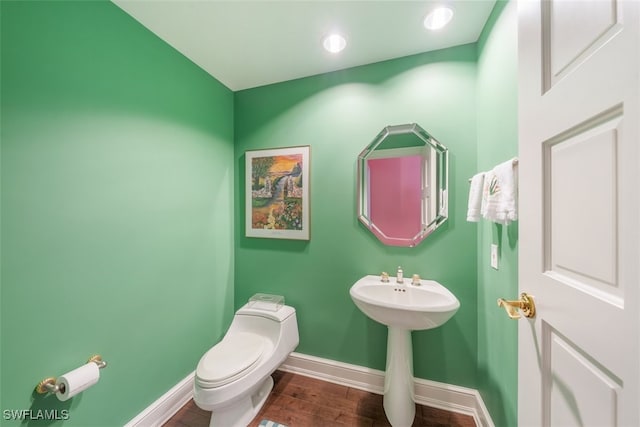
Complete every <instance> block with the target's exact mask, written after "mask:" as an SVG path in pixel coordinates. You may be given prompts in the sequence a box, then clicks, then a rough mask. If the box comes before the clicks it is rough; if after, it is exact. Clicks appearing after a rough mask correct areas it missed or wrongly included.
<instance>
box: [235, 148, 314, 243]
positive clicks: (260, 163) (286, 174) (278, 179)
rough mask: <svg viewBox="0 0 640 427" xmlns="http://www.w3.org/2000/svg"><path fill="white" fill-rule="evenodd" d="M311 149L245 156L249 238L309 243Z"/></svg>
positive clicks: (246, 220)
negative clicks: (305, 241) (294, 240)
mask: <svg viewBox="0 0 640 427" xmlns="http://www.w3.org/2000/svg"><path fill="white" fill-rule="evenodd" d="M309 156H310V147H309V146H308V145H305V146H300V147H287V148H273V149H268V150H251V151H246V152H245V161H246V168H245V170H246V176H245V193H246V196H245V197H246V210H245V224H246V227H245V228H246V236H247V237H266V238H272V239H297V240H309V228H310V227H309V225H310V224H309Z"/></svg>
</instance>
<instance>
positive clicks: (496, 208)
mask: <svg viewBox="0 0 640 427" xmlns="http://www.w3.org/2000/svg"><path fill="white" fill-rule="evenodd" d="M481 214H482V217H483V218H484V219H486V220H489V221H493V222H495V223H498V224H503V225H509V223H511V221H515V220H517V219H518V159H517V158H514V159H511V160H509V161H506V162H504V163H500V164H499V165H498V166H496V167H494V168H493V169H492V170H491V171H490V172H487V173H486V174H485V177H484V186H483V190H482V207H481Z"/></svg>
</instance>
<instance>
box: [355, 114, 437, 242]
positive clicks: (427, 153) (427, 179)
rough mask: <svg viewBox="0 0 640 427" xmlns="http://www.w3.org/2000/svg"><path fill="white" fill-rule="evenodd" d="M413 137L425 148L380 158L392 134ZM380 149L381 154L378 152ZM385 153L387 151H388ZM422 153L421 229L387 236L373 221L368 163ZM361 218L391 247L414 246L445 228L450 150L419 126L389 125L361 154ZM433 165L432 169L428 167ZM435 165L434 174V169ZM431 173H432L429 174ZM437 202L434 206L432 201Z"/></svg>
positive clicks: (395, 150) (393, 151)
mask: <svg viewBox="0 0 640 427" xmlns="http://www.w3.org/2000/svg"><path fill="white" fill-rule="evenodd" d="M401 134H402V135H404V134H413V135H415V136H416V137H417V138H418V141H419V142H422V145H419V144H417V145H416V146H415V147H406V148H392V149H388V151H387V152H386V153H385V154H386V155H381V154H380V153H381V152H382V150H380V149H378V148H379V147H380V146H381V144H383V143H384V142H385V140H387V138H389V137H391V136H393V135H401ZM376 149H378V151H376ZM385 151H386V150H385ZM415 153H420V154H421V155H422V157H423V159H424V162H423V166H422V175H423V184H422V194H423V196H422V199H421V203H420V205H421V214H420V218H421V229H420V230H419V231H418V232H417V233H416V234H415V235H414V236H413V237H411V238H405V237H394V236H387V235H386V234H385V233H384V232H383V231H382V230H381V229H380V228H379V227H377V226H376V225H375V224H374V223H373V221H372V220H371V219H370V216H371V206H370V196H369V194H370V188H369V168H368V165H367V160H368V159H371V158H393V157H404V156H406V155H408V154H415ZM357 163H358V172H357V173H358V177H357V178H358V179H357V194H358V219H359V220H360V222H362V223H363V224H364V225H365V226H366V227H367V228H368V229H369V230H370V231H371V232H372V233H373V234H374V235H375V236H376V237H377V238H378V239H379V240H380V241H381V242H382V243H384V244H386V245H389V246H405V247H406V246H408V247H414V246H416V245H418V244H419V243H420V242H422V241H423V240H424V239H425V238H426V237H427V236H428V235H430V234H431V233H433V232H434V231H435V230H436V229H437V228H438V227H439V226H440V225H442V224H443V223H444V222H445V221H446V220H447V218H448V216H449V208H448V205H449V203H448V201H449V200H448V198H449V195H448V193H449V192H448V188H449V177H448V175H449V150H448V149H447V147H445V146H444V145H442V144H441V143H440V142H439V141H438V140H436V139H435V138H434V137H433V136H431V135H430V134H429V133H428V132H427V131H425V130H424V129H423V128H421V127H420V126H419V125H417V124H416V123H410V124H403V125H393V126H386V127H385V128H384V129H382V131H381V132H380V133H379V134H378V135H377V136H376V137H375V139H374V140H373V141H372V142H371V143H370V144H369V145H368V146H367V147H366V148H365V149H364V150H363V151H362V152H361V153H360V154H359V155H358V162H357ZM429 166H431V167H429ZM434 166H435V171H433V167H434ZM428 171H432V172H431V173H427V172H428ZM431 201H434V203H433V204H431V203H430V202H431Z"/></svg>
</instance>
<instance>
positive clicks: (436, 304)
mask: <svg viewBox="0 0 640 427" xmlns="http://www.w3.org/2000/svg"><path fill="white" fill-rule="evenodd" d="M349 294H350V295H351V299H353V302H354V303H355V304H356V306H357V307H358V308H359V309H360V310H361V311H362V312H363V313H364V314H366V315H367V316H369V317H370V318H371V319H373V320H375V321H376V322H379V323H382V324H383V325H386V326H390V327H396V328H401V329H406V330H414V331H415V330H422V329H431V328H435V327H437V326H440V325H442V324H443V323H445V322H446V321H447V320H449V319H450V318H451V316H453V315H454V314H455V313H456V311H458V308H459V307H460V302H459V301H458V299H457V298H456V297H455V295H453V294H452V293H451V292H450V291H449V290H448V289H447V288H445V287H444V286H442V285H441V284H440V283H438V282H435V281H433V280H420V286H415V285H412V284H411V279H404V283H403V284H398V283H396V279H395V278H394V277H390V278H389V282H388V283H384V282H381V281H380V277H379V276H365V277H363V278H362V279H360V280H358V281H357V282H356V283H355V284H354V285H353V286H352V287H351V290H350V291H349Z"/></svg>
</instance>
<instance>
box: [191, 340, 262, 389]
mask: <svg viewBox="0 0 640 427" xmlns="http://www.w3.org/2000/svg"><path fill="white" fill-rule="evenodd" d="M264 348H265V339H264V338H263V337H261V336H259V335H256V334H252V333H249V332H240V333H237V334H233V335H230V336H226V337H225V338H224V339H223V340H222V341H220V342H219V343H218V344H217V345H215V346H214V347H212V348H211V349H210V350H209V351H208V352H207V353H205V355H204V356H202V359H200V362H199V363H198V367H197V369H196V381H197V382H198V384H199V385H200V386H202V387H204V388H214V387H221V386H223V385H225V384H228V383H230V382H233V381H235V380H236V379H238V378H239V377H241V376H243V375H244V373H245V371H247V370H250V369H251V368H253V366H254V365H256V364H257V363H258V361H259V360H260V356H261V355H262V353H263V352H264Z"/></svg>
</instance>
